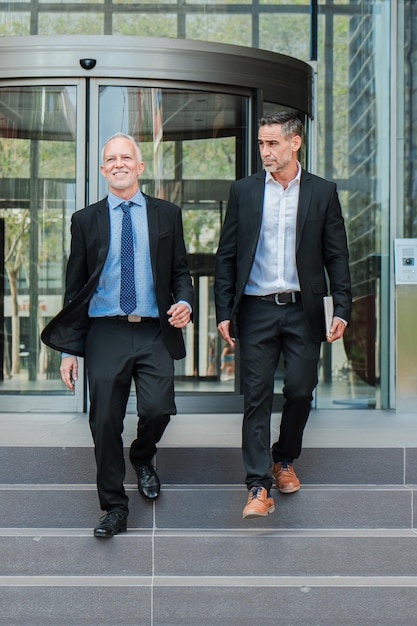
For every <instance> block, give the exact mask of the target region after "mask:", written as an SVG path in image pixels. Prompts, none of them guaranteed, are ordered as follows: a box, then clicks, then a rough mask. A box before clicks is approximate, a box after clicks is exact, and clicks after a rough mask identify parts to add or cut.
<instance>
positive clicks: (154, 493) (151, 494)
mask: <svg viewBox="0 0 417 626" xmlns="http://www.w3.org/2000/svg"><path fill="white" fill-rule="evenodd" d="M135 471H136V474H137V475H138V489H139V493H140V494H141V495H142V496H143V497H144V498H146V499H147V500H156V498H157V497H158V496H159V492H160V490H161V483H160V482H159V478H158V474H157V473H156V471H155V468H154V467H153V465H151V464H150V463H146V464H145V465H139V466H138V467H135Z"/></svg>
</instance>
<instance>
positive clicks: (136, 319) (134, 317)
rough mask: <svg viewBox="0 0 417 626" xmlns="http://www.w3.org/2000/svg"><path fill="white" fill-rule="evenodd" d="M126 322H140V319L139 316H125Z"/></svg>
mask: <svg viewBox="0 0 417 626" xmlns="http://www.w3.org/2000/svg"><path fill="white" fill-rule="evenodd" d="M127 321H128V322H141V321H142V318H141V316H140V315H133V314H132V313H131V314H130V315H128V316H127Z"/></svg>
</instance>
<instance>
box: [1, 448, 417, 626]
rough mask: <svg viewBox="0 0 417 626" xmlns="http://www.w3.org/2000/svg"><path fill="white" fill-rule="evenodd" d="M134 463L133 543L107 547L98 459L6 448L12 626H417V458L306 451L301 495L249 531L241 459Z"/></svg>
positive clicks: (5, 621) (232, 454)
mask: <svg viewBox="0 0 417 626" xmlns="http://www.w3.org/2000/svg"><path fill="white" fill-rule="evenodd" d="M157 466H158V472H159V475H160V478H161V480H162V482H163V490H162V493H161V497H160V499H159V500H158V502H157V503H156V504H151V503H147V502H144V501H143V500H142V499H141V498H140V496H139V495H138V493H137V489H136V483H135V475H134V473H133V470H132V469H131V468H130V466H129V464H128V463H127V468H128V469H127V476H126V485H127V488H128V492H129V495H130V506H131V513H130V517H129V528H128V532H127V533H125V534H122V535H118V536H116V537H114V538H112V539H110V540H97V539H95V538H94V537H93V536H92V528H93V526H94V525H95V523H96V522H97V520H98V518H99V517H100V515H101V511H100V510H99V508H98V504H97V496H96V490H95V467H94V459H93V452H92V449H91V448H88V447H71V448H64V447H16V446H10V447H7V446H6V447H0V468H1V478H0V482H1V483H2V484H1V485H0V510H1V528H0V563H1V565H0V572H1V576H0V607H1V608H0V624H1V625H4V626H13V625H15V624H19V625H27V626H51V625H53V626H69V625H76V626H81V625H86V626H87V625H88V626H92V625H94V626H99V625H100V626H102V625H103V626H104V625H112V626H130V625H132V626H142V625H143V626H174V625H179V626H188V625H190V626H229V625H230V626H255V625H256V626H280V625H283V626H349V625H352V626H371V625H372V626H382V625H386V626H416V624H417V506H414V498H415V493H416V490H417V448H405V449H404V448H399V447H393V448H375V449H374V448H372V449H364V448H339V449H324V448H323V449H319V448H307V449H305V450H304V451H303V454H302V457H301V458H300V460H299V461H298V463H297V465H296V469H297V473H298V475H299V477H300V479H301V481H302V489H301V490H300V491H299V492H298V493H297V494H292V495H287V496H284V495H281V494H278V493H277V492H276V491H275V490H274V491H273V494H272V495H273V497H274V499H275V504H276V511H275V513H274V514H272V515H270V516H269V517H268V518H265V519H261V520H247V521H243V520H242V519H241V511H242V508H243V506H244V504H245V502H246V493H247V492H246V490H245V488H244V487H243V469H242V462H241V454H240V450H239V449H238V448H184V449H180V448H161V450H160V451H159V453H158V457H157Z"/></svg>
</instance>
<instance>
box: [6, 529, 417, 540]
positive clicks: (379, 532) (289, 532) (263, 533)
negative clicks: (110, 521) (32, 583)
mask: <svg viewBox="0 0 417 626" xmlns="http://www.w3.org/2000/svg"><path fill="white" fill-rule="evenodd" d="M201 536H203V537H204V538H207V537H210V538H216V537H218V538H224V537H239V538H245V537H247V538H258V537H259V536H260V537H262V538H264V537H270V538H271V537H277V538H278V537H280V538H284V537H288V538H301V539H303V538H304V539H314V538H323V537H327V538H329V539H330V538H332V539H337V538H349V537H352V538H355V537H356V538H362V537H363V538H375V539H377V538H381V537H382V538H383V537H390V538H410V537H413V538H416V537H417V528H294V529H291V528H270V529H268V528H265V529H264V528H259V527H258V528H215V529H205V528H135V527H129V528H128V530H127V532H126V533H123V535H120V536H117V537H114V538H113V539H112V541H128V540H129V539H137V538H138V537H154V538H158V537H161V538H162V537H164V538H166V537H172V539H176V538H180V537H190V538H192V537H201ZM7 537H31V538H33V537H35V538H39V539H41V538H54V537H65V538H68V537H73V538H76V539H77V538H80V537H92V533H91V528H85V527H83V528H73V527H71V528H63V527H60V528H32V527H19V528H15V527H10V528H0V539H1V538H7Z"/></svg>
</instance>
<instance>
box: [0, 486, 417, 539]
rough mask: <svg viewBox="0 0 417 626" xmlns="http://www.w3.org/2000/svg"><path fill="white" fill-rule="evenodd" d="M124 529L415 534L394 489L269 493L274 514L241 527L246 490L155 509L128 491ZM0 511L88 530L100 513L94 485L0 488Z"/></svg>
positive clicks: (196, 496)
mask: <svg viewBox="0 0 417 626" xmlns="http://www.w3.org/2000/svg"><path fill="white" fill-rule="evenodd" d="M127 493H128V495H129V498H130V503H129V506H130V515H129V527H130V528H145V529H146V528H153V527H155V528H161V529H162V528H166V529H178V528H183V529H198V528H202V529H245V528H248V527H251V528H263V529H310V528H322V529H326V528H405V529H407V528H408V529H411V528H416V527H417V518H416V516H417V511H415V512H413V506H412V503H413V490H412V489H410V488H408V487H399V486H395V485H394V486H390V485H388V486H377V487H366V486H358V487H353V486H350V487H349V486H344V485H342V486H329V487H326V486H323V485H322V486H308V485H307V486H304V487H303V488H302V489H301V490H300V491H299V492H298V493H296V494H291V495H282V494H280V493H278V492H277V491H276V490H272V491H271V494H272V496H273V498H274V501H275V506H276V511H275V513H273V514H272V515H269V516H268V517H266V518H257V519H251V520H242V516H241V513H242V509H243V506H244V505H245V503H246V494H247V492H246V490H245V489H244V488H243V487H234V486H229V487H227V486H225V487H219V486H201V485H197V486H194V487H193V486H186V487H184V486H179V487H174V486H166V487H164V485H163V489H162V491H161V496H160V498H159V500H158V502H157V504H156V505H152V503H148V502H146V501H144V500H143V499H142V498H141V497H140V496H139V494H138V493H137V489H135V488H134V486H131V488H127ZM0 508H1V510H2V511H6V512H7V515H4V516H3V522H2V523H3V525H5V526H6V527H8V528H26V527H29V528H91V527H92V526H94V525H95V523H96V522H97V520H98V517H99V516H100V515H101V514H102V512H100V510H99V509H98V508H97V496H96V493H95V489H94V487H93V486H92V485H89V486H86V488H84V489H82V488H80V487H79V486H78V485H76V486H68V485H66V486H62V485H59V486H51V488H48V486H46V485H43V486H42V487H35V488H33V489H31V488H29V487H27V486H23V487H19V488H10V487H6V488H0Z"/></svg>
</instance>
